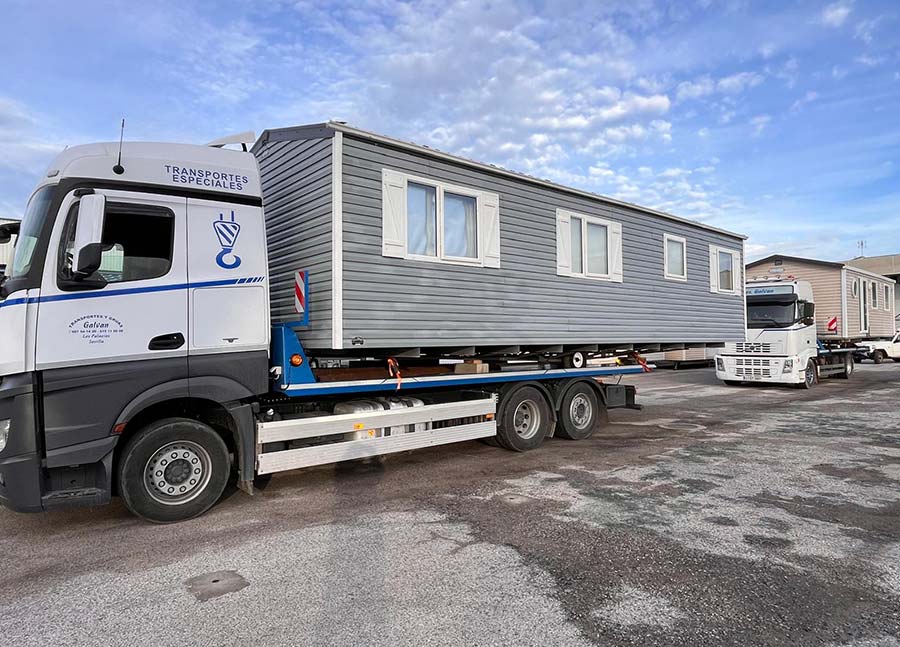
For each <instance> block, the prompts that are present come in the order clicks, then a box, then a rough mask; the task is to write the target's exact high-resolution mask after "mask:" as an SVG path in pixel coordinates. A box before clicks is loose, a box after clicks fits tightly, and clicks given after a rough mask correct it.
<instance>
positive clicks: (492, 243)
mask: <svg viewBox="0 0 900 647" xmlns="http://www.w3.org/2000/svg"><path fill="white" fill-rule="evenodd" d="M481 205H482V212H483V216H482V220H481V223H482V231H483V232H484V233H483V234H482V236H483V240H484V266H485V267H500V196H498V195H497V194H496V193H485V194H483V195H482V201H481Z"/></svg>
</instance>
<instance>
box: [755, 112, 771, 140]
mask: <svg viewBox="0 0 900 647" xmlns="http://www.w3.org/2000/svg"><path fill="white" fill-rule="evenodd" d="M771 122H772V117H770V116H769V115H757V116H755V117H753V118H752V119H751V120H750V126H751V127H752V128H753V135H754V136H756V137H758V136H760V135H762V133H763V131H764V130H765V129H766V127H768V125H769V124H770V123H771Z"/></svg>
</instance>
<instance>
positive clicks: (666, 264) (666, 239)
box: [663, 234, 718, 282]
mask: <svg viewBox="0 0 900 647" xmlns="http://www.w3.org/2000/svg"><path fill="white" fill-rule="evenodd" d="M670 240H671V241H675V242H678V243H681V257H682V261H683V264H682V267H683V268H684V274H671V273H669V241H670ZM717 258H718V257H717ZM663 275H664V276H665V277H666V279H668V280H669V281H682V282H687V280H688V266H687V238H685V237H684V236H676V235H675V234H664V235H663Z"/></svg>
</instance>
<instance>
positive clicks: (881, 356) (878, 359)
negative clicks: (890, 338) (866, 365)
mask: <svg viewBox="0 0 900 647" xmlns="http://www.w3.org/2000/svg"><path fill="white" fill-rule="evenodd" d="M886 358H887V353H885V352H884V351H883V350H876V351H875V352H874V353H872V360H873V361H874V362H875V363H876V364H881V363H882V362H883V361H884V360H885V359H886Z"/></svg>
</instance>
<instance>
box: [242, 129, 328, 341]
mask: <svg viewBox="0 0 900 647" xmlns="http://www.w3.org/2000/svg"><path fill="white" fill-rule="evenodd" d="M331 142H332V140H331V139H330V138H324V139H304V140H295V141H282V142H274V143H269V144H266V145H265V146H263V147H262V148H261V149H260V150H259V151H257V152H256V154H257V157H258V158H259V168H260V172H261V175H262V189H263V208H264V209H265V214H266V236H267V239H268V251H269V275H270V283H269V285H270V291H271V303H272V321H273V322H275V323H278V322H285V321H292V320H296V319H297V314H296V312H295V310H294V272H296V271H299V270H304V269H305V270H308V271H309V289H310V294H309V300H308V306H309V308H310V325H309V327H308V328H306V329H303V330H300V331H299V337H300V339H301V341H302V342H303V343H304V344H305V345H306V346H308V347H310V348H323V347H330V346H331V280H332V276H331V220H332V219H331Z"/></svg>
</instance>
